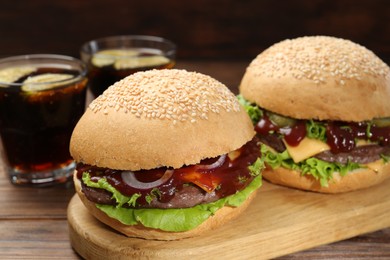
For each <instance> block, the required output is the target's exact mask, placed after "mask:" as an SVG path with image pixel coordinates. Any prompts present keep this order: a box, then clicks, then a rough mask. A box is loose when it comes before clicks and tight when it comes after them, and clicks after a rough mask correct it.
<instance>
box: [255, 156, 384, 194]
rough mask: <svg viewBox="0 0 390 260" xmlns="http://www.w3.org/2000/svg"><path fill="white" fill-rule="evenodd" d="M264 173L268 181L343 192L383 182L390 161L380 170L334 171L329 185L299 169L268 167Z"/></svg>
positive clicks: (382, 164) (329, 191) (288, 185)
mask: <svg viewBox="0 0 390 260" xmlns="http://www.w3.org/2000/svg"><path fill="white" fill-rule="evenodd" d="M262 175H263V178H264V179H266V180H267V181H269V182H272V183H274V184H279V185H282V186H286V187H292V188H297V189H301V190H307V191H315V192H322V193H341V192H348V191H353V190H358V189H363V188H368V187H370V186H373V185H376V184H379V183H381V182H383V181H384V180H385V179H386V178H389V177H390V163H386V164H384V163H383V162H382V163H381V167H380V168H379V169H378V171H374V170H372V169H369V168H364V169H358V170H354V171H352V172H349V173H348V174H346V175H345V176H340V174H339V173H334V174H333V179H332V180H330V181H329V182H328V184H329V185H328V187H322V186H321V185H320V182H319V181H318V180H316V179H315V178H314V177H313V176H312V175H301V173H300V172H298V171H294V170H289V169H286V168H282V167H279V168H277V169H274V170H272V169H270V168H268V167H267V169H265V170H264V171H263V172H262Z"/></svg>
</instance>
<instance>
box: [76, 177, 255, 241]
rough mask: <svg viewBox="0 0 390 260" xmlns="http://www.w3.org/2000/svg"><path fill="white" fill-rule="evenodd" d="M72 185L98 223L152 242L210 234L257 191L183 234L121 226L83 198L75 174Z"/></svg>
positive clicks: (247, 204) (247, 202) (250, 199)
mask: <svg viewBox="0 0 390 260" xmlns="http://www.w3.org/2000/svg"><path fill="white" fill-rule="evenodd" d="M74 183H75V189H76V192H77V194H78V195H79V197H80V199H81V201H82V202H83V204H84V205H85V207H86V208H87V209H88V211H89V212H90V213H91V214H92V215H93V216H94V217H95V218H97V219H98V220H99V221H101V222H103V223H104V224H106V225H107V226H109V227H111V228H113V229H115V230H117V231H119V232H121V233H122V234H124V235H126V236H128V237H138V238H143V239H154V240H178V239H183V238H190V237H195V236H198V235H200V234H202V233H204V232H210V231H211V230H213V229H215V228H217V227H220V226H222V225H224V224H225V223H227V222H229V221H230V220H232V219H234V218H236V217H237V216H239V215H240V214H241V213H242V212H243V211H244V210H245V209H246V208H247V207H248V206H249V204H250V203H251V201H252V200H253V199H254V198H255V196H256V193H257V191H254V192H252V193H251V195H250V196H249V197H248V199H246V200H245V201H244V202H243V203H242V204H241V205H240V206H239V207H229V206H225V207H222V208H221V209H219V210H218V211H217V212H215V214H214V215H213V216H211V217H209V218H208V219H207V220H206V221H205V222H203V223H202V224H201V225H199V226H198V227H196V228H195V229H192V230H188V231H184V232H167V231H162V230H158V229H151V228H147V227H144V226H142V225H133V226H128V225H125V224H122V223H121V222H119V221H118V220H116V219H113V218H110V217H109V216H107V215H106V214H105V213H104V212H103V211H101V210H99V209H98V208H96V206H95V204H94V203H93V202H91V201H89V200H88V199H87V198H86V197H85V195H84V193H83V192H82V191H81V182H80V180H79V179H78V178H77V176H76V173H75V174H74Z"/></svg>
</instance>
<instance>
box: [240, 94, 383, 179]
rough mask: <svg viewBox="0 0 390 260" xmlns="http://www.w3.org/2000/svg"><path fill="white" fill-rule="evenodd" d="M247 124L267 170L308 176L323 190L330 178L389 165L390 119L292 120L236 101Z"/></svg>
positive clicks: (241, 100) (248, 103)
mask: <svg viewBox="0 0 390 260" xmlns="http://www.w3.org/2000/svg"><path fill="white" fill-rule="evenodd" d="M238 99H239V101H240V103H241V104H242V105H243V106H244V107H245V109H246V111H247V113H248V114H249V116H250V117H251V119H252V122H253V124H254V126H255V130H256V132H257V136H258V138H259V139H260V142H261V154H262V157H264V161H265V163H266V165H267V166H268V167H271V168H273V169H275V168H278V167H285V168H288V169H292V170H299V171H301V173H302V174H304V175H305V174H310V175H312V176H314V177H315V178H316V179H318V180H319V181H320V183H321V185H322V186H327V185H328V181H329V180H330V179H332V175H333V173H335V172H338V173H340V175H341V176H344V175H345V174H346V173H348V172H350V171H353V170H355V169H359V168H367V167H368V168H371V169H373V170H377V168H378V167H377V166H378V164H377V163H378V162H379V163H387V162H388V161H389V160H390V118H382V119H373V120H371V121H364V122H342V121H319V120H296V119H293V118H289V117H284V116H281V115H278V114H275V113H272V112H270V111H267V110H265V109H262V108H260V107H258V106H257V105H255V104H252V103H250V102H249V101H247V100H245V99H244V98H243V97H242V96H240V95H239V96H238Z"/></svg>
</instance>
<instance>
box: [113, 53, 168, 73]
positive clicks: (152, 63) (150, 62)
mask: <svg viewBox="0 0 390 260" xmlns="http://www.w3.org/2000/svg"><path fill="white" fill-rule="evenodd" d="M168 62H169V59H168V58H167V57H164V56H161V55H153V56H139V57H137V58H132V59H118V60H117V61H116V62H115V64H114V67H115V69H117V70H120V69H135V68H145V67H156V66H159V65H163V64H166V63H168Z"/></svg>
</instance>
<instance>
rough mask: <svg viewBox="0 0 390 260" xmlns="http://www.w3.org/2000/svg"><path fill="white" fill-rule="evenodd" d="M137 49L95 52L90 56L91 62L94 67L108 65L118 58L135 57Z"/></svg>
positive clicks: (137, 52)
mask: <svg viewBox="0 0 390 260" xmlns="http://www.w3.org/2000/svg"><path fill="white" fill-rule="evenodd" d="M138 54H139V51H136V50H128V49H123V50H121V49H116V50H103V51H99V52H97V53H95V54H94V55H93V57H92V60H91V62H92V64H93V65H94V66H96V67H104V66H109V65H112V64H114V63H115V61H116V60H118V59H126V58H127V57H135V56H137V55H138Z"/></svg>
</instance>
